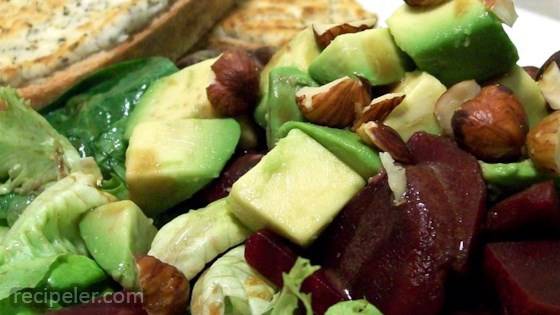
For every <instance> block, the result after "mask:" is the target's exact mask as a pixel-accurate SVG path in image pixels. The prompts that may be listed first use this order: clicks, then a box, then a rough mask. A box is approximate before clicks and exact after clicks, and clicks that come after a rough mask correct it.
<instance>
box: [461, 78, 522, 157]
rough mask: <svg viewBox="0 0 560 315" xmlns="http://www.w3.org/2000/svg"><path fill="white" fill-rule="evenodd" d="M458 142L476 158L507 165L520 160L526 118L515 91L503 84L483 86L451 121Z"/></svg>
mask: <svg viewBox="0 0 560 315" xmlns="http://www.w3.org/2000/svg"><path fill="white" fill-rule="evenodd" d="M452 126H453V131H454V134H455V139H456V140H457V142H458V143H459V144H460V145H461V146H462V147H463V148H465V149H466V150H467V151H469V152H470V153H472V154H473V155H475V156H476V157H477V158H479V159H481V160H484V161H488V162H504V161H509V160H514V159H517V158H519V157H520V156H521V155H522V153H523V146H524V144H525V139H526V136H527V129H528V123H527V115H526V114H525V111H524V110H523V107H522V105H521V103H519V100H517V98H516V97H515V95H514V94H513V92H512V91H511V90H509V89H508V88H506V87H504V86H501V85H491V86H487V87H484V88H483V89H482V90H481V92H480V94H479V95H478V96H476V97H475V98H473V99H472V100H470V101H468V102H466V103H464V104H463V105H462V106H461V108H460V109H459V110H458V111H456V112H455V114H454V115H453V119H452Z"/></svg>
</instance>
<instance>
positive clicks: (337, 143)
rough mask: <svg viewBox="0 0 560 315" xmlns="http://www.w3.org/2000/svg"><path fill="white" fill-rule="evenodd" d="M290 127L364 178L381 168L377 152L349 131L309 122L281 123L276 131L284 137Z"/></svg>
mask: <svg viewBox="0 0 560 315" xmlns="http://www.w3.org/2000/svg"><path fill="white" fill-rule="evenodd" d="M292 129H299V130H301V131H303V132H305V133H306V134H307V135H308V136H310V137H312V138H313V139H315V140H316V141H317V142H319V143H320V144H321V145H322V146H324V147H325V148H326V149H327V150H329V151H331V153H332V154H334V155H336V157H337V158H339V159H340V160H341V161H342V162H344V163H346V165H348V166H350V168H352V169H353V170H354V171H356V173H358V174H360V175H361V176H362V177H363V178H364V179H368V178H370V177H372V176H373V175H375V174H377V173H378V172H379V170H380V169H381V161H380V160H379V154H378V153H377V152H376V151H375V150H373V149H372V148H370V147H369V146H367V145H366V144H364V143H363V142H362V141H361V140H360V137H359V136H358V135H357V134H355V133H353V132H351V131H348V130H343V129H336V128H328V127H323V126H317V125H314V124H310V123H302V122H287V123H285V124H284V125H282V127H281V128H280V130H279V132H278V133H279V134H280V137H285V136H286V135H287V134H288V133H289V132H290V130H292Z"/></svg>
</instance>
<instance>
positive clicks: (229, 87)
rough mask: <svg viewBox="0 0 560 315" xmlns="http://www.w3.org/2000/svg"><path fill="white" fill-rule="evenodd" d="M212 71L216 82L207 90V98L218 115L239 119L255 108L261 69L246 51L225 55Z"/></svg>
mask: <svg viewBox="0 0 560 315" xmlns="http://www.w3.org/2000/svg"><path fill="white" fill-rule="evenodd" d="M212 70H213V71H214V73H215V75H216V79H215V81H214V82H213V83H212V84H210V85H209V86H208V87H207V88H206V95H207V96H208V100H209V101H210V103H211V104H212V106H213V107H214V108H215V109H216V111H217V112H218V113H220V114H221V115H224V116H238V115H241V114H244V113H247V112H249V111H250V110H251V109H252V108H253V107H254V106H255V105H256V103H257V99H258V92H259V73H260V67H259V65H258V63H257V62H256V61H255V60H254V59H253V58H252V57H251V56H250V55H249V54H248V53H247V52H246V51H243V50H229V51H226V52H224V53H223V54H222V56H221V57H220V58H219V59H218V60H217V61H216V62H215V63H214V64H213V65H212Z"/></svg>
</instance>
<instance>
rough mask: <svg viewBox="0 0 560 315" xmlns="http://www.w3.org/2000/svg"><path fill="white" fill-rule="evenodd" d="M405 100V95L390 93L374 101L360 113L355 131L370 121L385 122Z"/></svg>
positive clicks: (355, 124)
mask: <svg viewBox="0 0 560 315" xmlns="http://www.w3.org/2000/svg"><path fill="white" fill-rule="evenodd" d="M404 98H405V95H404V94H403V93H389V94H385V95H383V96H380V97H378V98H376V99H374V100H372V101H371V103H369V105H368V106H367V107H365V108H364V109H363V110H361V111H360V112H359V114H358V119H356V121H355V122H354V127H353V129H354V130H355V129H357V128H359V127H360V126H361V125H363V124H364V123H367V122H369V121H378V122H383V121H384V120H385V118H387V117H388V116H389V115H390V114H391V112H392V111H393V110H394V109H395V108H396V107H397V106H399V105H400V104H401V103H402V101H403V100H404Z"/></svg>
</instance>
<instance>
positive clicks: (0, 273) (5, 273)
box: [0, 255, 62, 301]
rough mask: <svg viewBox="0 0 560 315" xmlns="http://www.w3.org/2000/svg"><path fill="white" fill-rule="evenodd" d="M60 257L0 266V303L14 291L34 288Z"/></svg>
mask: <svg viewBox="0 0 560 315" xmlns="http://www.w3.org/2000/svg"><path fill="white" fill-rule="evenodd" d="M61 256H62V255H58V256H49V257H35V258H33V259H25V260H19V261H16V262H11V263H6V264H3V265H0V301H1V300H4V299H6V298H8V297H9V296H10V295H11V294H13V293H15V292H16V291H20V290H24V289H33V288H36V287H37V286H38V285H39V284H41V283H42V282H43V280H44V279H45V278H46V277H47V275H48V274H49V272H50V270H51V266H53V265H54V264H55V263H56V262H57V261H58V259H59V258H60V257H61Z"/></svg>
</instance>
